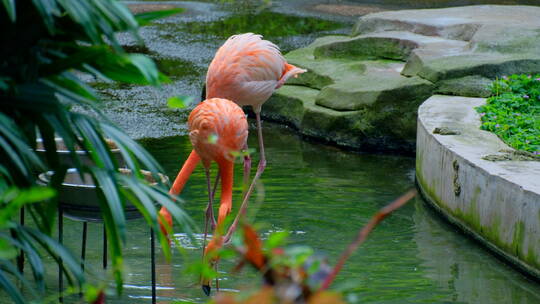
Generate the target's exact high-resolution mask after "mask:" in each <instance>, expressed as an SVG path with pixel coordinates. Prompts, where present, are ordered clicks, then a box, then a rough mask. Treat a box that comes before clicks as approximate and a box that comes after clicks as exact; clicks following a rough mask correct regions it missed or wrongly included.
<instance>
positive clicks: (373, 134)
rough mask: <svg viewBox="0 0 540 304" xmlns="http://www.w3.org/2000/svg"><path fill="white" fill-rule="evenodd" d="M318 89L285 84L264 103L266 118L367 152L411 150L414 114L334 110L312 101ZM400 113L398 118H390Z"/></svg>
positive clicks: (402, 151)
mask: <svg viewBox="0 0 540 304" xmlns="http://www.w3.org/2000/svg"><path fill="white" fill-rule="evenodd" d="M318 94H319V90H316V89H311V88H307V87H303V86H296V85H285V86H283V87H282V88H280V89H279V90H277V91H276V92H275V94H274V95H273V96H272V97H271V98H270V100H269V101H268V102H266V103H265V104H264V107H263V111H262V112H261V114H262V116H263V117H264V118H265V119H269V120H273V121H277V122H282V123H286V124H289V125H291V126H293V127H294V128H296V129H298V130H299V131H300V133H301V134H303V135H306V136H309V137H313V138H317V139H319V140H323V141H326V142H329V143H333V144H337V145H340V146H344V147H348V148H352V149H361V150H368V151H387V150H393V151H400V152H401V153H408V152H411V151H413V147H414V136H415V134H414V132H415V127H414V124H415V123H411V122H412V121H414V117H412V116H415V115H416V114H412V116H411V114H405V115H402V114H401V112H400V111H393V110H392V109H388V111H374V112H372V113H370V112H369V111H367V110H365V109H363V110H357V111H336V110H333V109H329V108H326V107H322V106H319V105H317V104H315V97H316V96H317V95H318ZM392 115H394V116H401V117H391V116H392Z"/></svg>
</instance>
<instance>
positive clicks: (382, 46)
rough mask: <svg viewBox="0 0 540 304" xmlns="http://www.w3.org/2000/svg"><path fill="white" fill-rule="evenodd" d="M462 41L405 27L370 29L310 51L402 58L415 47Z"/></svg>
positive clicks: (460, 44) (454, 44)
mask: <svg viewBox="0 0 540 304" xmlns="http://www.w3.org/2000/svg"><path fill="white" fill-rule="evenodd" d="M465 45H466V43H465V42H463V41H459V40H448V39H443V38H440V37H433V36H425V35H418V34H415V33H411V32H406V31H385V32H380V33H370V34H366V35H362V36H357V37H353V38H349V39H342V40H338V41H332V42H328V43H325V44H322V45H320V46H317V47H315V50H314V55H315V57H316V58H318V57H332V58H343V57H347V58H358V59H378V58H382V59H394V60H401V61H405V60H407V58H408V57H409V54H410V53H411V51H412V50H414V49H416V48H444V49H448V48H450V47H459V48H463V47H464V46H465Z"/></svg>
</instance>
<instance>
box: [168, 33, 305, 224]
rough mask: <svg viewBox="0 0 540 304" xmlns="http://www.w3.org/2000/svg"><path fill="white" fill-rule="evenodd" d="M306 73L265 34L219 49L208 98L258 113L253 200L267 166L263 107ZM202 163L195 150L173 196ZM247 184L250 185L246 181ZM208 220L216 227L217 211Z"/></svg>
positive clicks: (209, 77)
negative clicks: (263, 37) (214, 216)
mask: <svg viewBox="0 0 540 304" xmlns="http://www.w3.org/2000/svg"><path fill="white" fill-rule="evenodd" d="M304 72H306V70H304V69H300V68H298V67H295V66H294V65H291V64H288V63H287V61H286V60H285V58H283V55H281V52H280V51H279V47H278V46H276V45H275V44H273V43H272V42H270V41H267V40H263V39H262V36H261V35H256V34H253V33H246V34H240V35H234V36H231V37H230V38H229V39H227V41H226V42H225V43H224V44H223V45H222V46H221V47H220V48H219V50H218V51H217V53H216V55H215V57H214V59H213V60H212V62H211V63H210V66H209V68H208V73H207V75H206V99H209V98H225V99H228V100H232V101H234V102H236V103H237V104H239V105H241V106H244V105H250V106H252V107H253V111H254V112H255V116H256V120H257V133H258V138H259V147H260V154H261V157H260V160H259V165H258V168H257V172H256V174H255V177H254V178H253V181H252V183H251V185H250V187H249V188H248V191H247V192H246V194H245V195H244V197H249V195H250V193H251V192H252V191H253V186H254V184H255V182H256V181H257V180H258V178H259V177H260V175H261V174H262V172H263V171H264V168H265V167H266V156H265V153H264V142H263V136H262V128H261V117H260V112H261V107H262V105H263V103H264V102H266V100H268V98H269V97H270V95H272V93H273V92H274V91H275V90H276V89H278V88H280V87H281V86H282V85H283V84H284V83H285V81H287V79H289V78H290V77H291V76H294V77H296V76H297V75H298V74H300V73H304ZM199 161H200V157H199V156H198V155H197V152H196V151H195V150H193V151H192V152H191V154H190V155H189V157H188V159H187V160H186V162H185V163H184V165H183V166H182V169H181V170H180V172H179V173H178V175H177V177H176V179H175V181H174V183H173V186H172V188H171V190H170V193H171V194H173V195H179V194H180V192H181V191H182V189H183V188H184V185H185V184H186V181H187V179H188V177H189V176H190V175H191V173H192V172H193V170H195V167H196V166H197V164H198V162H199ZM249 163H250V161H249V159H246V161H245V167H244V174H246V175H249V171H250V169H249V167H250V165H249ZM219 176H220V175H218V178H219ZM244 181H245V182H247V180H246V179H244ZM160 214H161V215H162V216H163V218H165V220H166V221H167V223H168V224H169V227H171V226H172V218H171V215H170V213H169V212H168V211H167V209H165V208H162V209H161V210H160ZM208 221H212V227H215V224H214V223H213V222H214V219H213V212H212V210H211V209H210V208H207V209H206V224H205V225H208ZM160 223H161V222H160ZM161 229H162V231H163V232H164V233H166V229H165V227H164V225H161Z"/></svg>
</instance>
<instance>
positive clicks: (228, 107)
mask: <svg viewBox="0 0 540 304" xmlns="http://www.w3.org/2000/svg"><path fill="white" fill-rule="evenodd" d="M188 128H189V139H190V141H191V144H192V145H193V151H192V152H191V154H190V156H189V157H188V159H187V160H186V162H185V163H184V165H183V166H182V169H181V170H180V174H179V177H177V178H176V180H175V182H174V184H173V187H172V188H171V192H176V191H179V190H178V189H181V188H182V187H183V186H184V185H185V183H186V181H187V179H188V178H189V175H190V174H191V172H192V171H193V169H194V168H195V166H196V165H197V163H198V162H199V161H202V163H203V166H204V170H205V174H206V182H207V186H208V206H207V209H206V212H207V213H206V215H207V217H208V218H210V219H212V220H213V219H214V215H213V211H212V210H213V208H212V204H213V194H214V193H213V190H212V188H211V184H210V165H211V163H212V162H213V161H215V162H216V163H217V164H218V168H219V174H220V176H221V200H220V204H219V211H218V220H217V229H219V228H221V227H223V223H224V222H225V219H226V217H227V215H228V214H229V213H230V212H231V209H232V188H233V172H234V170H233V168H234V156H233V154H232V153H234V152H235V151H240V149H242V148H243V147H244V146H245V145H246V141H247V137H248V123H247V119H246V115H245V114H244V111H242V108H240V107H239V106H238V105H237V104H235V103H234V102H232V101H230V100H227V99H222V98H210V99H206V100H205V101H203V102H202V103H200V104H199V105H197V106H196V107H195V108H194V109H193V111H192V112H191V114H190V115H189V118H188ZM212 138H216V140H211V139H212ZM160 214H161V215H162V216H164V217H165V219H166V221H167V222H168V223H169V225H171V224H172V219H171V217H170V214H169V213H168V211H167V210H166V209H164V208H162V209H161V210H160ZM215 227H216V226H215V224H214V225H213V227H212V228H213V229H214V228H215ZM162 229H164V227H163V226H162ZM207 229H208V221H207V222H206V224H205V236H206V233H207ZM217 229H216V230H215V232H216V233H214V237H213V238H212V240H211V241H210V243H209V244H208V246H206V248H205V250H204V255H209V256H211V258H210V263H211V264H215V263H216V262H217V257H215V254H213V253H214V252H215V251H216V250H217V249H218V248H220V247H221V245H222V243H223V236H221V235H220V234H219V233H217V231H218V230H217ZM203 290H204V292H205V293H206V294H207V295H208V294H209V293H210V284H209V282H208V281H207V280H205V281H203Z"/></svg>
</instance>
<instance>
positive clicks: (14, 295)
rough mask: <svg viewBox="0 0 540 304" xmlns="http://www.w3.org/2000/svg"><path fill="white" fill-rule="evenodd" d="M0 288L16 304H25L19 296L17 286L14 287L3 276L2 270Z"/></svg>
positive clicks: (0, 271) (0, 272)
mask: <svg viewBox="0 0 540 304" xmlns="http://www.w3.org/2000/svg"><path fill="white" fill-rule="evenodd" d="M0 287H2V289H3V290H5V291H6V292H7V294H8V295H9V296H10V297H11V300H13V301H14V302H15V303H17V304H25V303H26V301H25V300H24V298H23V296H22V295H21V293H20V291H19V289H18V288H17V286H15V285H14V284H13V283H12V282H11V281H10V280H9V279H8V278H7V277H6V275H5V274H4V272H3V271H2V270H0Z"/></svg>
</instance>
